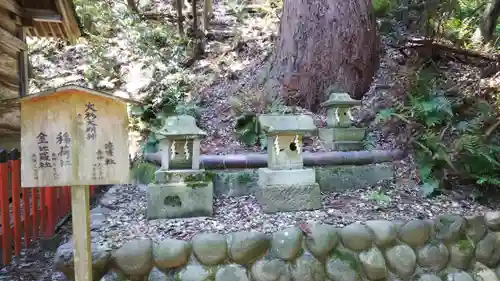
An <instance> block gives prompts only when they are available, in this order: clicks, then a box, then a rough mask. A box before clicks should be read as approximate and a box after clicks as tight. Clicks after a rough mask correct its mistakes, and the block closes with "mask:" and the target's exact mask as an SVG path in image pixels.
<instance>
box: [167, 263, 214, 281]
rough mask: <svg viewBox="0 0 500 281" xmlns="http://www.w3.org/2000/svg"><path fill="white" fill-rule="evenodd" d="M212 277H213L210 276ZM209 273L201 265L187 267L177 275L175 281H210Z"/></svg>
mask: <svg viewBox="0 0 500 281" xmlns="http://www.w3.org/2000/svg"><path fill="white" fill-rule="evenodd" d="M212 276H213V275H212ZM209 278H210V272H209V271H208V270H207V269H205V268H204V267H203V266H201V265H188V266H186V267H184V268H183V269H182V270H181V271H180V272H179V273H178V274H177V278H176V279H174V280H175V281H207V280H210V279H209Z"/></svg>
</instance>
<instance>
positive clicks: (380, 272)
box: [359, 247, 387, 281]
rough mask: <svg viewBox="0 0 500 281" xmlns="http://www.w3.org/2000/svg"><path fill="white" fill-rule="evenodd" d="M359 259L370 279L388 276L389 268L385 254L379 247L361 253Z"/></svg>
mask: <svg viewBox="0 0 500 281" xmlns="http://www.w3.org/2000/svg"><path fill="white" fill-rule="evenodd" d="M359 261H360V262H361V265H363V269H364V273H365V274H366V276H367V277H368V279H370V280H373V281H375V280H381V279H386V278H387V268H386V265H385V259H384V255H383V254H382V252H381V251H380V250H379V249H378V248H375V247H373V248H371V249H369V250H367V251H363V252H361V253H360V254H359Z"/></svg>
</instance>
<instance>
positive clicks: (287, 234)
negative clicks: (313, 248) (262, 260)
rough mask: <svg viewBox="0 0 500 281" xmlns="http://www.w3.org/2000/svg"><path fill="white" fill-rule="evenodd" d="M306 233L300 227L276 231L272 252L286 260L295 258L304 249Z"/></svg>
mask: <svg viewBox="0 0 500 281" xmlns="http://www.w3.org/2000/svg"><path fill="white" fill-rule="evenodd" d="M303 236H304V234H303V233H302V230H301V229H300V228H298V227H290V228H287V229H284V230H282V231H278V232H276V233H274V235H273V240H272V252H273V253H274V254H275V255H276V256H277V257H279V258H281V259H284V260H293V259H294V258H296V257H297V256H298V255H299V253H300V251H301V250H302V237H303Z"/></svg>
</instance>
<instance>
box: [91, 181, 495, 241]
mask: <svg viewBox="0 0 500 281" xmlns="http://www.w3.org/2000/svg"><path fill="white" fill-rule="evenodd" d="M382 189H384V190H385V191H384V190H382ZM146 190H147V186H144V185H139V186H115V187H113V188H112V189H111V190H110V191H109V192H108V193H107V194H106V195H105V196H104V197H103V198H102V200H101V206H103V207H105V208H109V209H111V211H110V214H109V216H107V218H106V219H105V221H100V222H98V223H96V226H98V227H96V229H95V230H94V234H93V242H96V243H99V244H103V245H106V246H108V247H111V248H117V247H120V246H121V245H122V244H123V243H124V242H126V241H128V240H131V239H134V238H139V237H151V238H152V239H153V240H159V239H164V238H167V237H171V238H172V237H173V238H178V239H190V238H191V237H192V236H194V235H195V234H197V233H200V232H218V233H229V232H234V231H250V230H253V231H262V232H266V233H272V232H275V231H278V230H281V229H283V228H286V227H289V226H294V225H297V223H300V222H304V221H309V220H314V221H319V222H322V223H327V224H332V225H335V226H338V227H342V226H345V225H347V224H350V223H353V222H355V221H365V220H371V219H388V220H408V219H415V218H421V219H424V218H432V217H434V216H436V215H440V214H460V215H467V214H478V213H483V212H485V211H488V210H490V208H489V207H485V206H482V205H480V204H478V203H476V202H474V201H473V200H471V199H467V198H465V197H464V196H461V198H458V197H456V198H450V196H438V197H435V198H432V199H423V198H421V197H420V196H419V195H418V187H415V186H412V185H411V184H398V185H394V186H390V187H385V188H381V187H374V188H366V189H360V190H356V191H350V192H343V193H342V194H340V193H329V194H323V208H322V209H320V210H316V211H302V212H288V213H277V214H264V213H263V212H262V210H261V208H260V206H259V204H258V202H257V201H256V199H255V197H253V196H243V197H239V198H233V197H220V198H217V199H215V200H214V211H215V212H214V216H213V217H202V218H191V219H158V220H152V221H148V220H147V218H146V208H147V202H146V201H147V199H146Z"/></svg>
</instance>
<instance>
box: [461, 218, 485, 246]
mask: <svg viewBox="0 0 500 281" xmlns="http://www.w3.org/2000/svg"><path fill="white" fill-rule="evenodd" d="M465 220H466V221H467V227H466V230H465V232H466V234H467V237H468V238H469V239H471V240H472V242H474V243H477V242H478V241H479V240H481V239H483V238H484V236H485V235H486V233H487V232H488V227H487V226H486V221H485V219H484V216H468V217H465Z"/></svg>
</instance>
